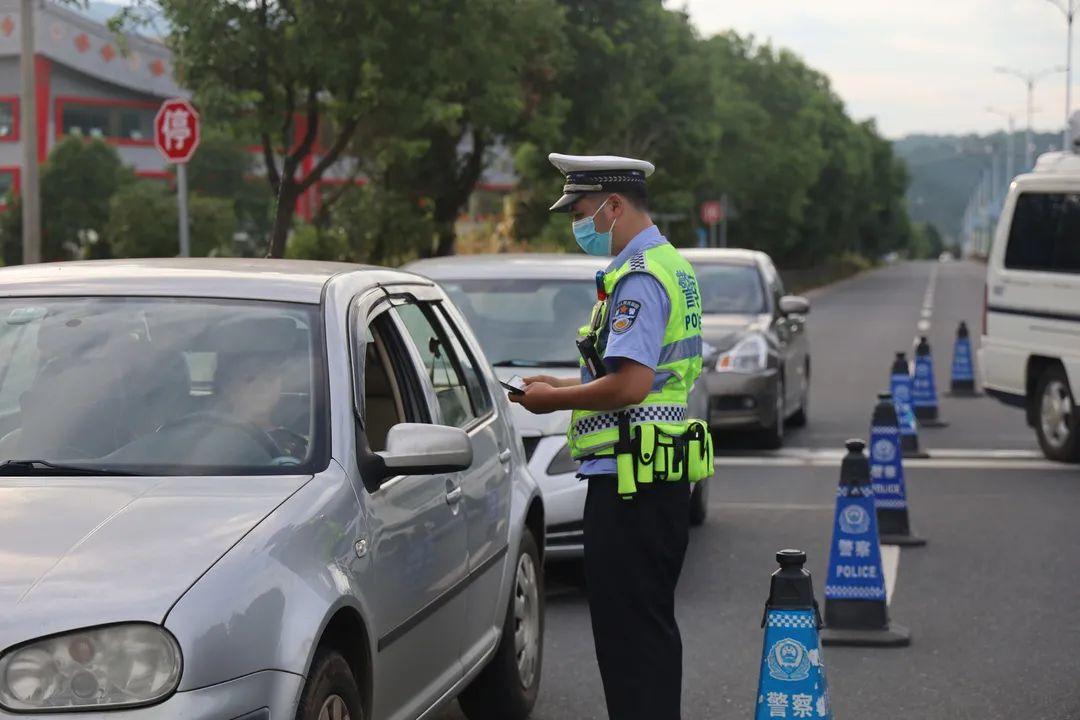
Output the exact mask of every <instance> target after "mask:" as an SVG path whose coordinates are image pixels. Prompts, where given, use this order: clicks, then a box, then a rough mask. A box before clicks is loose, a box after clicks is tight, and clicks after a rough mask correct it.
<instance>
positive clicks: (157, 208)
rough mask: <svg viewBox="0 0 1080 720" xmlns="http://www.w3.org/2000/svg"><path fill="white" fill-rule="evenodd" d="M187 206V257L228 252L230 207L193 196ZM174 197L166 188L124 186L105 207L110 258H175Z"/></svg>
mask: <svg viewBox="0 0 1080 720" xmlns="http://www.w3.org/2000/svg"><path fill="white" fill-rule="evenodd" d="M189 200H190V202H189V203H188V211H189V217H190V221H191V253H192V255H195V256H207V255H216V254H227V253H228V250H229V247H230V245H231V242H232V237H233V233H234V232H235V229H236V216H235V215H234V213H233V208H232V204H231V203H230V202H229V201H228V200H224V199H221V198H208V197H203V196H201V195H198V194H192V195H191V197H190V198H189ZM177 223H178V219H177V208H176V196H175V194H174V193H173V192H172V191H170V190H169V189H168V188H167V187H165V186H164V185H162V184H160V183H157V182H153V181H147V180H140V181H138V182H134V183H131V184H129V185H125V186H124V187H122V188H121V189H120V190H119V191H117V193H116V194H115V195H114V196H113V197H112V200H111V201H110V203H109V220H108V223H107V225H106V226H105V242H106V243H107V244H108V246H109V248H110V251H111V252H112V255H113V256H114V257H175V256H176V255H178V254H179V251H180V247H179V243H180V240H179V237H178V231H177Z"/></svg>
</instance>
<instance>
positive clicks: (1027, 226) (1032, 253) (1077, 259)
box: [1005, 192, 1080, 273]
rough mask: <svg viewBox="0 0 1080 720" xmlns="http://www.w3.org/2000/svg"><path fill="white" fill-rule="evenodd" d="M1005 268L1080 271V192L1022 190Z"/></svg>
mask: <svg viewBox="0 0 1080 720" xmlns="http://www.w3.org/2000/svg"><path fill="white" fill-rule="evenodd" d="M1005 267H1006V268H1009V269H1010V270H1037V271H1042V272H1057V273H1080V193H1031V192H1026V193H1022V194H1021V195H1020V196H1019V197H1018V198H1017V199H1016V209H1015V211H1014V212H1013V220H1012V226H1011V227H1010V228H1009V240H1008V245H1007V246H1006V248H1005Z"/></svg>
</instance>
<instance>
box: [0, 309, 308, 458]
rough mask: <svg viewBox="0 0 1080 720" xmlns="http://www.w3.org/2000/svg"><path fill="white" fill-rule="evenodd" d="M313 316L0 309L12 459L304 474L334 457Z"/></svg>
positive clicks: (5, 444)
mask: <svg viewBox="0 0 1080 720" xmlns="http://www.w3.org/2000/svg"><path fill="white" fill-rule="evenodd" d="M318 328H319V323H318V312H317V310H316V309H315V308H314V307H311V306H306V305H294V304H286V303H272V302H252V301H218V300H201V299H172V298H160V299H159V298H89V297H79V298H75V297H72V298H60V299H56V298H47V299H46V298H8V299H0V461H7V460H42V461H46V462H50V463H56V464H62V465H69V466H70V465H78V466H85V467H93V468H98V469H101V470H102V471H105V472H107V471H110V470H111V471H116V472H121V471H122V472H130V473H134V474H140V475H150V474H153V475H210V474H266V473H298V472H306V471H309V470H312V469H313V468H314V467H315V464H316V463H317V462H318V460H319V456H320V455H323V454H324V453H323V451H322V449H321V448H322V444H323V438H324V435H325V430H324V425H325V420H324V417H323V415H324V409H325V407H326V402H325V389H324V386H325V380H324V376H325V372H324V369H323V352H322V350H321V342H322V341H321V335H320V333H319V330H318Z"/></svg>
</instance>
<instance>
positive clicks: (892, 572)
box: [881, 545, 900, 605]
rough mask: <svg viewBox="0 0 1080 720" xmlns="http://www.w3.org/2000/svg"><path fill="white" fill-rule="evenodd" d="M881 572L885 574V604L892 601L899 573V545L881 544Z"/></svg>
mask: <svg viewBox="0 0 1080 720" xmlns="http://www.w3.org/2000/svg"><path fill="white" fill-rule="evenodd" d="M881 572H882V573H883V574H884V575H885V604H886V605H889V604H890V603H892V598H893V593H894V592H895V591H896V578H897V576H898V575H899V574H900V546H899V545H882V546H881Z"/></svg>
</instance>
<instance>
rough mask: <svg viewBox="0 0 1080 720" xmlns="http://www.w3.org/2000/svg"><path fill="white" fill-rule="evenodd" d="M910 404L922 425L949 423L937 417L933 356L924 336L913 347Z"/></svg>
mask: <svg viewBox="0 0 1080 720" xmlns="http://www.w3.org/2000/svg"><path fill="white" fill-rule="evenodd" d="M911 405H912V407H913V408H914V410H915V417H916V418H918V420H919V424H920V425H922V426H923V427H946V426H947V425H948V424H949V423H947V422H945V421H943V420H941V419H940V418H939V417H938V401H937V387H936V386H935V384H934V358H933V356H932V355H931V353H930V343H928V342H927V341H926V336H925V335H923V336H922V337H920V338H919V344H918V346H917V347H916V348H915V374H914V376H912V378H911Z"/></svg>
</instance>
